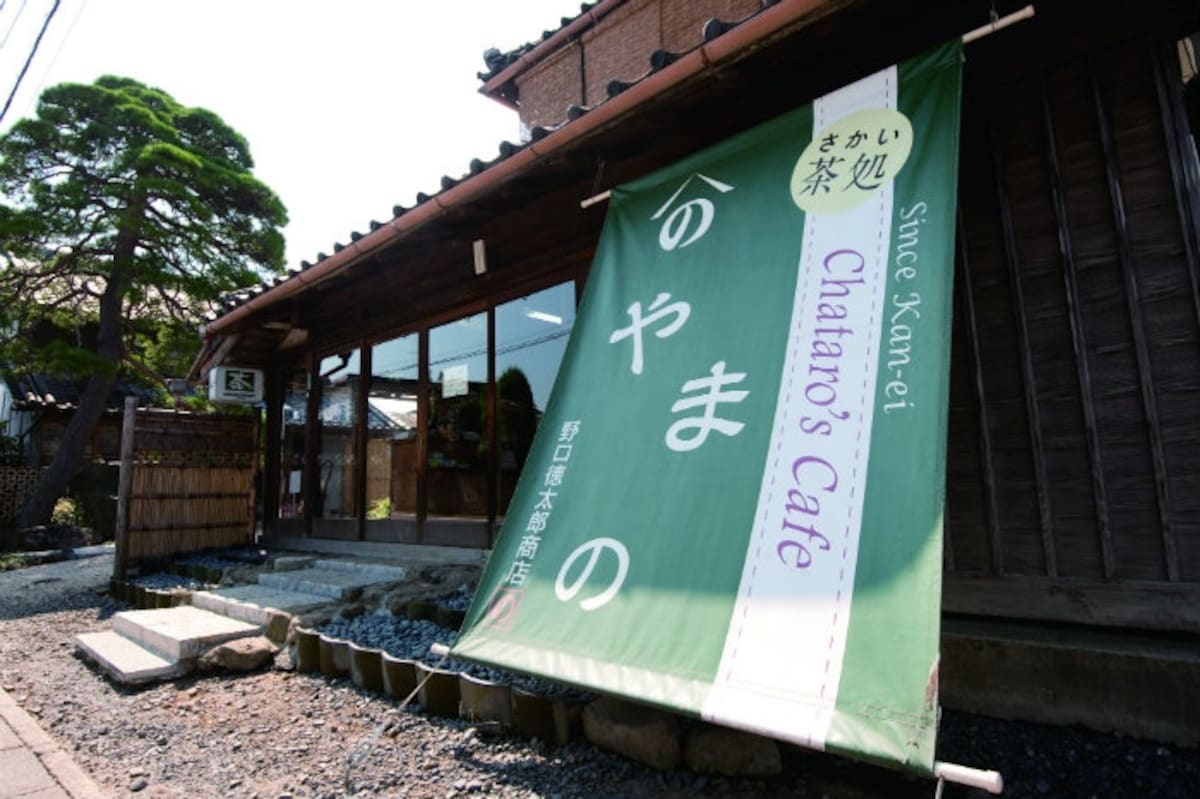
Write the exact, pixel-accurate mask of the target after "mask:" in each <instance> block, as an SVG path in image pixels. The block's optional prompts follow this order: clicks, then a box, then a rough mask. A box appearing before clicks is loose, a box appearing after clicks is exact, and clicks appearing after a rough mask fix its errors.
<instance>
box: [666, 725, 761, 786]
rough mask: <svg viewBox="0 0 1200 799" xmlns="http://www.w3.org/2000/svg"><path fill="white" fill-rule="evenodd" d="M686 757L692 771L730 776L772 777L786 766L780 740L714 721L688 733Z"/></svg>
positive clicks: (685, 748) (685, 749)
mask: <svg viewBox="0 0 1200 799" xmlns="http://www.w3.org/2000/svg"><path fill="white" fill-rule="evenodd" d="M684 760H685V761H686V762H687V764H688V767H689V768H691V769H692V771H696V772H700V773H702V774H723V775H725V776H726V777H771V776H774V775H776V774H779V773H780V772H781V771H782V770H783V763H782V761H781V759H780V756H779V744H777V743H776V742H775V741H773V740H772V739H770V738H764V737H763V736H761V735H754V734H752V733H748V732H741V731H740V730H731V729H728V728H726V727H715V726H713V725H711V724H702V725H699V726H697V727H695V728H694V729H693V730H692V732H691V734H689V735H688V738H687V744H686V745H685V747H684Z"/></svg>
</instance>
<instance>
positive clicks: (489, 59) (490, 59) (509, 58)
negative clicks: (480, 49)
mask: <svg viewBox="0 0 1200 799" xmlns="http://www.w3.org/2000/svg"><path fill="white" fill-rule="evenodd" d="M596 5H597V3H584V4H582V5H581V6H579V13H578V14H576V15H575V16H573V17H563V18H562V19H561V20H560V21H559V26H558V27H557V28H555V29H554V30H545V31H542V37H541V38H540V39H537V40H535V41H532V42H526V43H525V44H523V45H521V46H520V47H514V48H513V49H512V50H509V51H507V52H503V51H501V50H500V49H498V48H496V47H492V48H490V49H488V50H486V51H485V52H484V54H483V62H484V63H485V64H486V65H487V70H486V71H485V72H479V73H477V75H478V77H479V80H481V81H482V82H484V83H487V82H488V81H489V80H491V79H492V78H494V77H496V76H497V75H499V74H500V73H501V72H503V71H504V70H505V69H507V68H508V67H509V66H510V65H512V64H513V63H514V62H516V61H517V59H519V58H520V57H521V56H523V55H525V54H526V53H528V52H529V51H530V50H532V49H533V48H535V47H537V46H538V45H539V44H541V43H542V42H544V41H546V40H547V39H549V38H550V37H551V36H553V35H554V34H556V33H558V32H559V31H560V30H562V29H563V28H565V27H567V26H568V25H570V24H571V23H572V22H574V21H575V20H577V19H579V17H581V16H583V15H584V14H586V13H587V12H588V11H591V10H592V9H593V8H594V7H595V6H596Z"/></svg>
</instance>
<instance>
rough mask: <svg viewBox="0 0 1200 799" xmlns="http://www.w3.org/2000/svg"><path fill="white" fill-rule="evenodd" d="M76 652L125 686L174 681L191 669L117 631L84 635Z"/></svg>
mask: <svg viewBox="0 0 1200 799" xmlns="http://www.w3.org/2000/svg"><path fill="white" fill-rule="evenodd" d="M75 650H76V651H77V652H79V653H80V654H81V655H83V656H84V657H86V658H88V659H89V660H91V661H93V662H95V663H96V665H97V666H99V667H100V668H102V669H103V670H104V671H106V672H108V674H109V675H110V676H111V677H112V678H113V679H114V680H116V681H117V682H119V683H122V684H124V685H137V684H139V683H146V682H154V681H157V680H171V679H174V678H175V677H181V676H183V675H184V674H186V673H187V672H188V670H189V669H190V666H189V665H188V664H185V663H181V662H179V661H171V660H168V659H166V658H164V657H162V656H161V655H159V654H157V653H155V652H151V651H150V650H149V649H146V648H145V647H143V646H141V645H139V644H138V643H137V642H136V641H132V640H130V639H128V638H126V637H125V636H123V635H121V634H120V633H118V632H115V631H113V630H104V631H103V632H98V633H80V634H79V635H77V636H75Z"/></svg>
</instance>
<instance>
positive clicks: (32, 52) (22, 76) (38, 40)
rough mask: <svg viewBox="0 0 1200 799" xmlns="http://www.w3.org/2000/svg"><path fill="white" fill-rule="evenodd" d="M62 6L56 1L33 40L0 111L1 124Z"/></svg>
mask: <svg viewBox="0 0 1200 799" xmlns="http://www.w3.org/2000/svg"><path fill="white" fill-rule="evenodd" d="M61 4H62V0H54V5H52V6H50V13H49V14H47V15H46V21H45V22H43V23H42V29H41V30H40V31H38V35H37V38H36V39H34V40H33V47H32V48H30V50H29V57H28V58H26V59H25V66H23V67H21V74H19V75H17V81H16V83H14V84H13V88H12V91H11V92H9V95H8V100H7V101H5V103H4V108H3V109H0V122H3V121H4V115H5V114H7V113H8V109H9V108H10V107H11V106H12V102H13V98H14V97H16V96H17V89H20V88H21V81H22V80H24V79H25V73H26V72H28V71H29V65H30V64H32V63H33V58H34V56H36V55H37V51H38V47H39V46H40V45H41V43H42V37H43V36H45V35H46V29H47V28H49V27H50V21H51V20H53V19H54V15H55V14H57V13H58V7H59V5H61Z"/></svg>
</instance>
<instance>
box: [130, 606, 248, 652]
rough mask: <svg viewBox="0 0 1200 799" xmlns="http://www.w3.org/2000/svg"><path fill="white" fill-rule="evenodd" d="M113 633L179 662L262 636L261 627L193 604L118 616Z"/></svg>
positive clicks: (132, 612)
mask: <svg viewBox="0 0 1200 799" xmlns="http://www.w3.org/2000/svg"><path fill="white" fill-rule="evenodd" d="M113 632H115V633H117V634H118V635H123V636H125V637H126V638H129V639H131V640H133V641H135V642H137V643H139V644H141V645H142V646H143V647H145V648H147V649H150V650H152V651H153V652H156V653H158V654H159V655H161V656H163V657H164V658H166V659H167V660H172V661H176V660H191V659H194V658H196V657H198V656H199V655H200V654H201V653H202V652H203V651H204V650H205V649H208V648H209V647H210V646H213V645H215V644H219V643H223V642H225V641H230V640H232V639H234V638H241V637H243V636H247V635H258V634H259V633H260V632H261V627H260V626H259V625H255V624H250V623H248V622H245V621H241V620H238V619H231V618H229V617H228V616H222V615H220V614H218V613H212V612H210V611H207V610H203V609H201V608H198V607H193V606H192V605H180V606H179V607H175V608H158V609H156V610H126V611H122V612H120V613H117V614H116V615H114V616H113Z"/></svg>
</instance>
